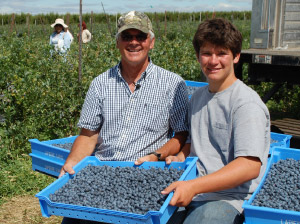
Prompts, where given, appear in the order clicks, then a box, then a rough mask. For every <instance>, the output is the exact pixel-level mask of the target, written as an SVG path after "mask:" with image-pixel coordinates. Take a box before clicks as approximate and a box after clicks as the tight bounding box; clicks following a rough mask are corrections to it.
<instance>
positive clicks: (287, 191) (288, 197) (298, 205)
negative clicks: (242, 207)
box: [252, 158, 300, 212]
mask: <svg viewBox="0 0 300 224" xmlns="http://www.w3.org/2000/svg"><path fill="white" fill-rule="evenodd" d="M252 205H254V206H261V207H270V208H276V209H282V210H290V211H298V212H299V211H300V160H295V159H292V158H287V159H283V160H279V161H278V162H277V163H274V164H272V166H271V168H270V170H269V172H268V175H267V177H266V180H265V183H264V184H263V186H262V188H261V189H260V191H259V192H258V194H257V195H256V196H255V198H254V200H253V202H252Z"/></svg>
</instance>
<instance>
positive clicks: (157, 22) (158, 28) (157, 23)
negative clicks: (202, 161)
mask: <svg viewBox="0 0 300 224" xmlns="http://www.w3.org/2000/svg"><path fill="white" fill-rule="evenodd" d="M155 20H156V26H157V30H158V36H159V38H161V35H160V27H159V21H158V17H157V14H156V12H155Z"/></svg>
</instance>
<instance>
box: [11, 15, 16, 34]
mask: <svg viewBox="0 0 300 224" xmlns="http://www.w3.org/2000/svg"><path fill="white" fill-rule="evenodd" d="M14 26H15V14H14V13H13V14H12V15H11V23H10V33H12V31H13V28H14Z"/></svg>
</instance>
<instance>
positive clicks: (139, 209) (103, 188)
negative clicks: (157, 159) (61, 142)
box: [49, 165, 184, 214]
mask: <svg viewBox="0 0 300 224" xmlns="http://www.w3.org/2000/svg"><path fill="white" fill-rule="evenodd" d="M183 172H184V170H183V169H175V168H169V169H167V168H163V169H162V168H155V167H151V168H150V169H142V168H138V167H112V166H106V165H104V166H92V165H88V166H86V167H85V168H83V169H81V170H80V171H79V172H78V173H77V174H76V175H75V176H74V177H73V178H72V179H69V181H68V182H67V183H66V184H65V185H64V186H63V187H61V188H60V189H58V190H57V191H56V192H55V193H54V194H50V196H49V198H50V200H51V201H53V202H58V203H63V204H74V205H79V206H88V207H94V208H101V209H109V210H116V211H123V212H129V213H135V214H145V213H147V212H148V211H159V210H160V207H161V206H162V204H163V203H164V201H165V199H166V197H167V196H165V195H162V194H161V193H160V192H161V191H162V190H163V189H164V188H166V187H167V186H168V185H170V184H171V183H172V182H174V181H177V180H178V179H179V178H180V177H181V175H182V174H183Z"/></svg>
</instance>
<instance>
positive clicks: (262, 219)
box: [243, 147, 300, 224]
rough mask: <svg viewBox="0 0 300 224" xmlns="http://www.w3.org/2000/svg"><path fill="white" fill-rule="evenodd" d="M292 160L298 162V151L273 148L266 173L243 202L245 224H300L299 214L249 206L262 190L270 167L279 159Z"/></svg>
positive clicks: (299, 153) (299, 157) (299, 155)
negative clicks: (248, 197) (249, 196)
mask: <svg viewBox="0 0 300 224" xmlns="http://www.w3.org/2000/svg"><path fill="white" fill-rule="evenodd" d="M287 158H293V159H295V160H300V150H299V149H292V148H284V147H274V148H273V153H272V155H271V158H270V160H269V162H268V165H267V168H266V172H265V174H264V176H263V178H262V180H261V182H260V184H259V185H258V187H257V189H256V190H255V192H254V193H253V195H252V196H251V198H250V199H249V200H248V201H244V203H243V208H244V214H245V223H246V224H252V223H253V224H260V223H261V224H273V223H274V224H282V223H300V212H295V211H288V210H281V209H274V208H267V207H259V206H253V205H251V204H252V202H253V200H254V199H255V196H256V195H257V194H258V192H259V191H260V189H261V188H262V186H263V184H264V182H265V180H266V177H267V174H268V172H269V171H270V168H271V165H272V164H273V163H276V162H278V161H279V160H281V159H287Z"/></svg>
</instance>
